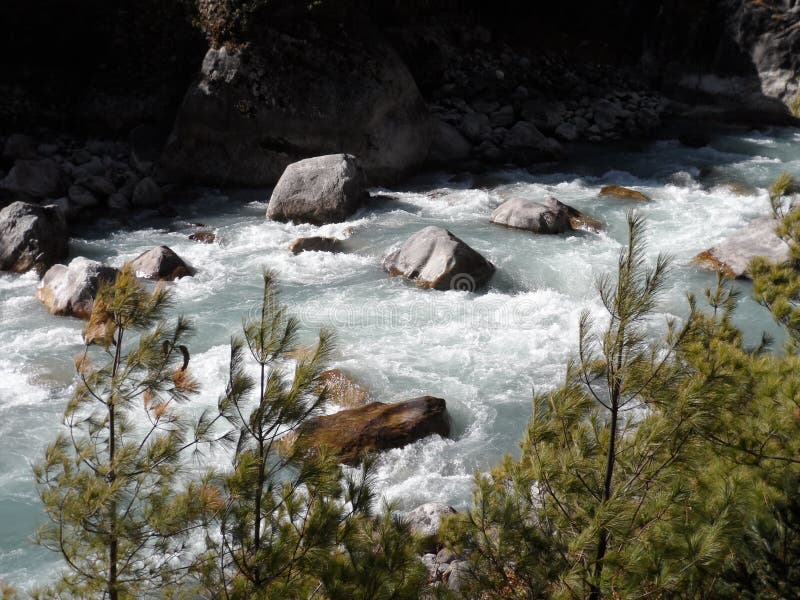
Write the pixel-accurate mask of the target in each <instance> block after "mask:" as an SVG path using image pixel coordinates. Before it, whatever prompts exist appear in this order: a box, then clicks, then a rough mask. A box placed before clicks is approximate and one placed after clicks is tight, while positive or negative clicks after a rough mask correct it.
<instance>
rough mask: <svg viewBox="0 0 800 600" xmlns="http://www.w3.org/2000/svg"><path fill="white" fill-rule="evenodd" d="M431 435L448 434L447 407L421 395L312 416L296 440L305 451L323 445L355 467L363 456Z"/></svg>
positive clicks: (400, 446)
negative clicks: (302, 445) (388, 402)
mask: <svg viewBox="0 0 800 600" xmlns="http://www.w3.org/2000/svg"><path fill="white" fill-rule="evenodd" d="M434 434H438V435H441V436H443V437H446V436H447V435H449V434H450V422H449V419H448V415H447V405H446V403H445V401H444V400H442V399H441V398H434V397H433V396H422V397H420V398H414V399H412V400H406V401H405V402H398V403H396V404H384V403H382V402H372V403H371V404H367V405H365V406H362V407H359V408H351V409H348V410H343V411H340V412H338V413H334V414H332V415H325V416H322V417H316V418H314V419H311V420H310V421H309V422H308V424H307V426H306V429H305V430H304V431H303V432H302V433H301V434H300V437H299V440H298V441H299V442H300V443H302V444H304V445H305V446H308V447H309V448H319V447H321V446H324V447H326V448H328V449H329V450H331V451H332V452H334V453H335V454H337V455H338V456H339V458H340V460H341V462H342V463H344V464H347V465H356V464H358V463H359V461H360V459H361V456H362V454H364V453H369V452H375V451H378V450H390V449H392V448H402V447H403V446H405V445H407V444H411V443H413V442H416V441H417V440H420V439H422V438H424V437H427V436H429V435H434Z"/></svg>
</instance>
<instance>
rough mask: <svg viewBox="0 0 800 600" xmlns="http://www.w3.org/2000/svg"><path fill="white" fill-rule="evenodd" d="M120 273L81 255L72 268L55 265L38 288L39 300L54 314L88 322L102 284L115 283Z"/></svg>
mask: <svg viewBox="0 0 800 600" xmlns="http://www.w3.org/2000/svg"><path fill="white" fill-rule="evenodd" d="M116 276H117V270H116V269H115V268H113V267H107V266H105V265H103V264H101V263H99V262H97V261H96V260H89V259H88V258H84V257H82V256H79V257H77V258H74V259H72V262H70V263H69V266H65V265H53V266H52V267H50V269H48V271H47V273H45V274H44V277H43V278H42V281H41V282H40V283H39V286H38V287H37V288H36V297H37V298H38V299H39V300H41V301H42V302H43V303H44V305H45V306H46V307H47V309H48V310H49V311H50V312H51V313H53V314H54V315H59V316H65V317H78V318H80V319H88V318H89V317H90V316H91V314H92V306H93V305H94V297H95V295H96V294H97V289H98V286H99V284H100V281H113V280H114V278H115V277H116Z"/></svg>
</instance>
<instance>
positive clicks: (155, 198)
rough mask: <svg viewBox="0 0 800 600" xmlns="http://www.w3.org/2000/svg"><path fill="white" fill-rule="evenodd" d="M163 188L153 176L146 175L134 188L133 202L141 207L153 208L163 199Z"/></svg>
mask: <svg viewBox="0 0 800 600" xmlns="http://www.w3.org/2000/svg"><path fill="white" fill-rule="evenodd" d="M162 199H163V198H162V196H161V188H160V187H158V184H157V183H156V182H155V180H154V179H153V178H152V177H145V178H144V179H142V180H141V181H140V182H139V183H137V184H136V187H135V188H133V195H132V196H131V204H132V205H133V206H135V207H139V208H152V207H154V206H158V205H159V204H161V201H162Z"/></svg>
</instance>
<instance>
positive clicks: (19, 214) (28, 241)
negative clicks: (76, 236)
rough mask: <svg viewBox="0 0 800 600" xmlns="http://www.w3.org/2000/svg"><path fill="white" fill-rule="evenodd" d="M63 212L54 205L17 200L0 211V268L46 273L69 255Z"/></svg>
mask: <svg viewBox="0 0 800 600" xmlns="http://www.w3.org/2000/svg"><path fill="white" fill-rule="evenodd" d="M67 242H68V232H67V225H66V222H65V219H64V214H63V212H62V211H61V210H59V208H58V207H56V206H54V205H48V206H39V205H36V204H28V203H26V202H14V203H13V204H10V205H9V206H6V207H5V208H4V209H3V210H0V270H2V271H13V272H14V273H25V272H26V271H29V270H31V269H36V270H37V271H38V272H39V273H44V272H45V271H46V270H47V269H49V268H50V267H51V266H53V265H54V264H55V263H57V262H58V261H60V260H62V259H64V258H66V256H67Z"/></svg>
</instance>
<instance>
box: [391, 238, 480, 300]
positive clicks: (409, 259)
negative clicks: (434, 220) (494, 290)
mask: <svg viewBox="0 0 800 600" xmlns="http://www.w3.org/2000/svg"><path fill="white" fill-rule="evenodd" d="M383 268H384V269H385V270H386V271H387V272H388V273H389V274H390V275H393V276H397V275H402V276H403V277H406V278H408V279H411V280H413V281H416V282H417V285H419V286H421V287H426V288H433V289H436V290H461V291H468V292H472V291H475V290H476V289H478V288H480V287H483V286H484V285H486V283H487V282H488V281H489V279H491V277H492V274H493V273H494V265H492V263H490V262H489V261H488V260H486V259H485V258H484V257H483V256H481V255H480V254H479V253H478V252H476V251H475V250H473V249H472V248H470V247H469V246H468V245H467V244H465V243H464V242H463V241H461V240H460V239H459V238H457V237H456V236H454V235H453V234H452V233H450V232H449V231H447V230H446V229H444V228H442V227H435V226H430V227H425V228H424V229H422V230H420V231H418V232H417V233H415V234H414V235H412V236H411V237H410V238H408V240H406V241H405V243H404V244H403V245H402V246H400V248H398V249H397V250H395V251H394V252H392V253H391V254H389V255H388V256H387V257H386V258H385V259H384V261H383Z"/></svg>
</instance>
